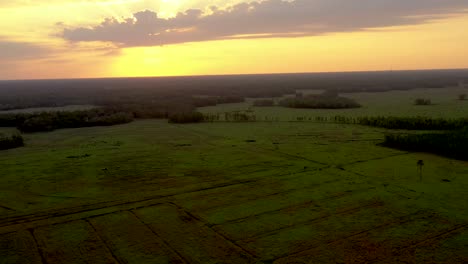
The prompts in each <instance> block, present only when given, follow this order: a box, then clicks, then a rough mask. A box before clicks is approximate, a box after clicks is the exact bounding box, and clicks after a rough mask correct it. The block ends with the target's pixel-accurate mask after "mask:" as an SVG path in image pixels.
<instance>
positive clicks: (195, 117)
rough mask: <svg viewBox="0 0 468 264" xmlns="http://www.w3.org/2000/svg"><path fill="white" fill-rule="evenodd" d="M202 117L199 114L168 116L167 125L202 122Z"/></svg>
mask: <svg viewBox="0 0 468 264" xmlns="http://www.w3.org/2000/svg"><path fill="white" fill-rule="evenodd" d="M203 120H204V116H203V114H202V113H199V112H190V113H178V114H173V115H171V116H169V123H178V124H187V123H200V122H203Z"/></svg>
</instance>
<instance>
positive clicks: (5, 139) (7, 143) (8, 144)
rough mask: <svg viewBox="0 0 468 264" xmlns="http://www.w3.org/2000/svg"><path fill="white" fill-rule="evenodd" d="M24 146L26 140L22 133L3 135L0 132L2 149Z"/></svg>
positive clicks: (0, 148)
mask: <svg viewBox="0 0 468 264" xmlns="http://www.w3.org/2000/svg"><path fill="white" fill-rule="evenodd" d="M22 146H24V140H23V137H22V136H21V135H16V134H15V135H11V136H7V135H3V134H0V150H5V149H12V148H18V147H22Z"/></svg>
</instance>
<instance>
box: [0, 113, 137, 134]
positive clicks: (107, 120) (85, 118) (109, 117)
mask: <svg viewBox="0 0 468 264" xmlns="http://www.w3.org/2000/svg"><path fill="white" fill-rule="evenodd" d="M133 118H134V117H133V115H132V114H130V113H127V112H122V111H120V110H119V109H112V108H96V109H91V110H82V111H63V112H42V113H34V114H26V113H21V114H3V115H0V126H3V127H13V126H14V127H16V128H17V129H18V130H19V131H21V132H23V133H32V132H43V131H52V130H55V129H60V128H78V127H91V126H111V125H116V124H124V123H129V122H131V121H133Z"/></svg>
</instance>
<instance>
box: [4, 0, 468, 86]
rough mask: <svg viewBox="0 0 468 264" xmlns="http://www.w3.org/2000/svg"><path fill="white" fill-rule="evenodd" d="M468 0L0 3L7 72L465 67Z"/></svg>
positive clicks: (76, 74) (43, 75)
mask: <svg viewBox="0 0 468 264" xmlns="http://www.w3.org/2000/svg"><path fill="white" fill-rule="evenodd" d="M466 28H468V0H289V1H286V0H263V1H252V0H248V1H244V0H191V1H189V0H0V79H3V80H6V79H49V78H96V77H138V76H179V75H218V74H254V73H290V72H336V71H379V70H412V69H452V68H468V30H466Z"/></svg>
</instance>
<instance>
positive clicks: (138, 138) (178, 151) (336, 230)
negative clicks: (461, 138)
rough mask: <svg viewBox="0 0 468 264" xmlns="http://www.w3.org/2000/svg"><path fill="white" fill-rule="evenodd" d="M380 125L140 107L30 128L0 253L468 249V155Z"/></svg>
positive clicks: (349, 258) (12, 156)
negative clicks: (415, 147)
mask: <svg viewBox="0 0 468 264" xmlns="http://www.w3.org/2000/svg"><path fill="white" fill-rule="evenodd" d="M392 93H393V92H392ZM378 95H379V96H382V95H381V94H378ZM356 96H364V95H356ZM368 96H370V95H368ZM447 98H448V96H447ZM358 100H359V99H358ZM395 100H396V99H395ZM447 100H448V99H447ZM396 101H397V100H396ZM433 101H435V100H433ZM441 102H442V100H441ZM361 103H362V102H361ZM408 103H411V100H409V102H408ZM455 103H456V104H458V103H459V102H455ZM460 103H462V102H460ZM463 103H464V102H463ZM401 104H403V103H401ZM442 105H443V104H442V103H441V104H440V105H436V106H430V107H429V108H427V109H432V108H437V107H442ZM226 107H231V106H219V109H225V108H226ZM369 107H370V106H369ZM375 107H377V106H375ZM408 107H412V106H411V105H409V106H408ZM463 107H465V106H463ZM454 109H456V108H454ZM205 110H206V109H205ZM289 110H290V109H283V108H278V109H275V111H284V112H286V113H285V116H286V115H288V114H289V113H290V112H288V111H289ZM261 111H270V110H269V109H263V108H262V110H261ZM302 111H304V110H302ZM346 111H348V110H346ZM350 111H354V110H350ZM360 111H364V110H360ZM395 111H397V110H395ZM398 111H400V110H398ZM435 112H436V111H434V113H435ZM384 131H385V130H382V129H376V128H369V127H362V126H355V125H339V124H317V123H298V122H274V123H268V122H258V123H202V124H190V125H174V124H168V123H167V121H164V120H140V121H136V122H133V123H130V124H125V125H118V126H112V127H95V128H79V129H63V130H57V131H54V132H49V133H36V134H27V135H25V140H26V147H23V148H18V149H11V150H7V151H2V152H1V153H0V170H1V177H0V186H1V191H0V259H2V261H3V262H2V263H89V262H92V263H261V262H263V263H368V262H372V263H394V262H407V263H434V262H435V263H463V262H466V261H468V251H467V250H466V248H468V220H467V219H468V211H467V210H466V208H468V200H467V199H466V197H468V178H467V177H466V176H467V175H468V163H467V162H461V161H455V160H450V159H447V158H443V157H439V156H435V155H430V154H424V153H407V152H403V151H398V150H393V149H388V148H384V147H379V146H377V145H376V144H377V143H379V142H381V141H382V140H383V132H384ZM420 159H422V160H424V161H425V164H426V165H425V167H424V169H423V174H422V181H420V179H419V174H418V172H417V166H416V162H417V161H418V160H420Z"/></svg>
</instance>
